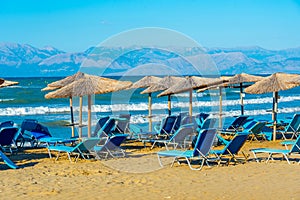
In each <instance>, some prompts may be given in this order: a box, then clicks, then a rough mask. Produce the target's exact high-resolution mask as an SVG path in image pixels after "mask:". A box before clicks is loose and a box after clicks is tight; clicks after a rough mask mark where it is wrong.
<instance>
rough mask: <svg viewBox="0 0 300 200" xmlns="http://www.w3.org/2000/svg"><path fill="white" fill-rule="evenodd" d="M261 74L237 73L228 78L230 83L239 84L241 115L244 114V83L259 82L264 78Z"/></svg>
mask: <svg viewBox="0 0 300 200" xmlns="http://www.w3.org/2000/svg"><path fill="white" fill-rule="evenodd" d="M262 79H263V77H261V76H254V75H250V74H246V73H241V74H237V75H235V76H234V77H232V78H229V79H228V81H229V82H228V83H229V84H239V88H240V98H241V115H244V93H243V83H250V82H257V81H260V80H262Z"/></svg>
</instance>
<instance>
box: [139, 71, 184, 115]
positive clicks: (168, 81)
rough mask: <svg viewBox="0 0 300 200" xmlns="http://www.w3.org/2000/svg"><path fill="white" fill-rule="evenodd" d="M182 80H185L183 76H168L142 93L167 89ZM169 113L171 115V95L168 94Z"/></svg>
mask: <svg viewBox="0 0 300 200" xmlns="http://www.w3.org/2000/svg"><path fill="white" fill-rule="evenodd" d="M182 80H184V78H183V77H177V76H166V77H164V78H162V79H161V80H160V81H158V82H157V83H154V85H152V86H150V87H148V88H147V89H145V90H144V91H142V92H141V94H149V93H153V92H157V91H161V90H166V89H168V88H170V87H172V86H173V85H175V84H176V83H178V82H179V81H182ZM168 113H169V115H171V95H168Z"/></svg>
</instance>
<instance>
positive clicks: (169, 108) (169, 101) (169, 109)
mask: <svg viewBox="0 0 300 200" xmlns="http://www.w3.org/2000/svg"><path fill="white" fill-rule="evenodd" d="M168 112H169V116H170V115H171V95H168Z"/></svg>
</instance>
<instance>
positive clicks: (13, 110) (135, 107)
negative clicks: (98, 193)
mask: <svg viewBox="0 0 300 200" xmlns="http://www.w3.org/2000/svg"><path fill="white" fill-rule="evenodd" d="M12 100H13V99H0V101H12ZM272 101H273V99H272V98H271V97H264V98H259V99H247V100H245V101H244V103H245V105H250V104H252V105H253V104H270V103H272ZM292 101H300V96H287V97H281V99H279V103H281V102H292ZM239 103H240V100H224V101H223V102H222V105H223V106H224V107H225V108H224V111H225V114H226V106H235V105H239ZM214 106H215V107H218V106H219V101H196V102H193V107H194V108H203V107H214ZM172 107H173V108H188V107H189V103H188V102H174V103H172ZM166 108H167V104H166V102H165V103H154V104H153V105H152V109H153V110H165V109H166ZM270 108H271V107H270ZM147 110H148V103H136V104H113V105H93V106H92V112H99V113H105V112H120V111H147ZM299 110H300V108H299V107H285V108H280V107H279V112H282V113H292V112H299ZM69 111H70V108H69V107H68V106H57V107H48V106H38V107H7V108H0V116H19V115H42V114H51V113H66V112H69ZM78 111H79V108H78V107H76V106H74V112H78ZM83 112H87V106H84V107H83ZM227 112H230V113H229V114H228V115H231V116H232V115H235V114H239V112H240V111H227ZM232 112H236V113H232ZM245 114H247V115H258V114H260V115H264V114H269V112H267V111H266V110H258V111H256V110H248V109H246V110H245Z"/></svg>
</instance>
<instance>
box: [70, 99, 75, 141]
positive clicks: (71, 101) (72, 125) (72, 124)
mask: <svg viewBox="0 0 300 200" xmlns="http://www.w3.org/2000/svg"><path fill="white" fill-rule="evenodd" d="M70 112H71V129H72V137H74V136H75V130H74V114H73V99H72V96H71V97H70Z"/></svg>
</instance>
